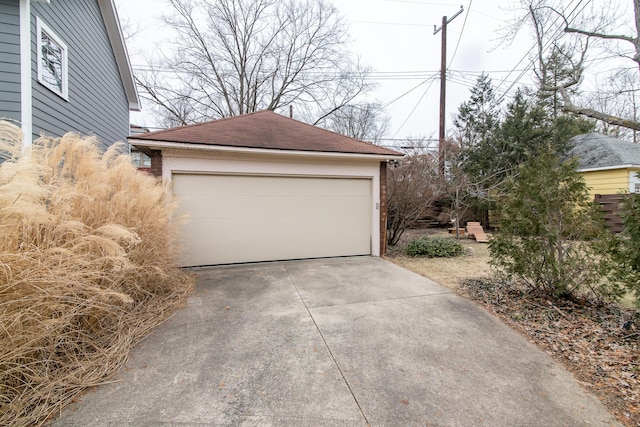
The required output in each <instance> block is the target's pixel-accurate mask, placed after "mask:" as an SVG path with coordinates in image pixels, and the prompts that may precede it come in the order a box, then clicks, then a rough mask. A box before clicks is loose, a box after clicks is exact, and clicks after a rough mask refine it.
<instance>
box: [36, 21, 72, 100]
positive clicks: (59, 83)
mask: <svg viewBox="0 0 640 427" xmlns="http://www.w3.org/2000/svg"><path fill="white" fill-rule="evenodd" d="M36 27H37V32H38V33H37V34H38V41H37V46H36V48H37V56H38V81H39V82H40V83H42V85H44V86H45V87H46V88H48V89H49V90H51V91H52V92H54V93H55V94H57V95H58V96H60V97H62V98H64V99H65V100H68V93H69V78H68V59H67V54H68V49H67V45H66V44H64V42H63V41H62V40H60V38H58V37H57V36H56V35H55V34H54V33H53V31H51V29H50V28H49V27H48V26H47V25H46V24H45V23H44V22H42V21H41V20H40V18H36Z"/></svg>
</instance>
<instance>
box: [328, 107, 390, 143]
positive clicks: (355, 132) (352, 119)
mask: <svg viewBox="0 0 640 427" xmlns="http://www.w3.org/2000/svg"><path fill="white" fill-rule="evenodd" d="M389 120H390V119H389V116H387V115H386V114H385V113H384V112H383V111H382V109H381V107H380V105H378V104H376V103H365V104H357V105H346V106H344V107H343V108H341V109H340V110H338V111H336V112H335V113H334V114H333V115H331V116H330V117H329V118H327V120H326V121H325V122H324V123H320V124H321V125H323V126H325V127H327V128H328V129H331V130H332V131H334V132H338V133H341V134H343V135H346V136H350V137H352V138H356V139H359V140H361V141H367V142H373V143H375V144H377V143H379V142H380V140H381V139H382V137H383V136H384V135H385V133H386V132H387V129H388V127H389Z"/></svg>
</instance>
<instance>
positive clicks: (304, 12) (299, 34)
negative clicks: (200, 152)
mask: <svg viewBox="0 0 640 427" xmlns="http://www.w3.org/2000/svg"><path fill="white" fill-rule="evenodd" d="M169 3H170V4H171V6H172V7H173V10H172V13H171V15H168V16H165V17H164V21H165V23H166V24H167V25H168V27H169V28H170V29H172V30H173V31H175V33H176V37H175V39H174V40H173V42H172V43H171V45H170V48H171V49H169V51H170V53H169V54H167V55H165V56H164V57H162V58H156V59H155V60H154V61H149V63H148V67H147V68H146V71H144V72H140V73H139V74H138V76H137V82H138V84H139V85H140V87H141V88H142V95H143V96H144V97H146V98H147V99H149V100H150V101H152V103H153V104H154V105H155V106H157V108H158V110H159V112H160V113H161V115H162V116H163V117H164V119H165V121H168V122H169V123H176V124H182V125H184V124H188V123H193V122H197V121H202V120H207V119H213V118H220V117H228V116H233V115H238V114H244V113H248V112H253V111H257V110H263V109H268V110H276V109H278V108H282V107H286V106H288V105H293V104H295V106H296V112H297V114H298V115H300V116H302V117H303V118H304V119H305V120H307V121H310V122H312V123H314V124H315V123H319V122H321V121H322V120H325V119H326V118H327V117H329V116H330V115H331V114H333V113H335V112H336V111H339V110H340V109H342V108H343V107H344V106H345V105H348V104H351V103H353V102H354V100H355V99H356V98H357V97H358V96H359V95H361V94H363V93H364V92H366V91H367V90H368V89H369V86H368V84H367V82H366V80H365V77H366V75H367V73H368V70H367V69H365V68H363V67H362V66H360V64H359V63H357V62H356V61H354V60H352V59H351V55H350V54H349V52H348V51H346V48H345V46H346V44H347V41H348V40H347V32H346V27H345V25H344V24H343V22H342V20H341V18H340V17H339V16H338V13H337V10H336V9H335V7H334V6H332V5H331V4H329V3H327V2H325V0H169ZM167 47H169V46H164V48H165V49H166V48H167Z"/></svg>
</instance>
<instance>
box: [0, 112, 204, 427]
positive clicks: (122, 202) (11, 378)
mask: <svg viewBox="0 0 640 427" xmlns="http://www.w3.org/2000/svg"><path fill="white" fill-rule="evenodd" d="M21 140H22V137H21V134H20V131H19V129H18V128H16V127H15V126H14V125H11V124H9V123H8V122H1V121H0V157H2V158H5V159H7V160H5V161H4V162H3V163H1V164H0V425H2V426H18V425H33V424H36V425H37V424H41V423H43V422H44V421H45V420H47V419H48V418H50V417H51V416H52V415H53V414H55V413H57V412H59V411H60V410H61V408H62V407H63V406H64V405H65V404H66V403H68V402H69V401H70V400H71V399H72V398H73V397H74V396H75V395H77V394H78V393H79V392H81V391H82V390H83V389H84V388H85V387H87V386H91V385H95V384H99V383H102V382H105V381H107V380H108V379H109V377H110V376H112V375H113V374H114V373H115V372H116V371H117V370H118V369H119V368H120V367H121V366H122V365H123V364H124V362H125V361H126V359H127V355H128V353H129V351H130V349H131V348H132V346H133V345H134V344H135V343H136V342H137V341H139V340H140V339H141V338H143V337H144V336H145V335H146V334H148V333H149V332H150V330H151V329H152V328H153V327H154V326H155V325H157V324H158V323H160V322H162V321H163V320H164V319H166V317H167V316H168V315H169V314H171V313H172V312H173V311H174V310H175V309H176V308H178V307H179V306H180V305H181V304H183V302H184V301H185V299H186V297H187V296H188V294H189V293H190V292H191V290H192V285H193V284H192V280H191V278H190V277H188V276H187V275H186V274H185V273H183V272H182V271H181V270H180V269H179V268H177V267H176V266H177V265H178V264H177V260H178V256H179V247H178V246H177V245H176V241H177V239H176V232H177V231H176V228H175V227H176V223H175V221H174V219H173V213H174V208H175V206H174V201H173V200H172V196H171V193H170V192H169V191H168V189H167V188H166V187H165V186H163V185H162V184H161V183H159V182H158V181H157V180H156V179H155V178H153V177H151V176H148V175H145V174H142V173H140V172H138V171H137V170H136V168H135V167H134V166H133V165H132V164H131V161H130V159H129V157H128V156H127V155H121V154H120V152H119V149H120V148H121V147H122V146H118V145H115V146H112V147H111V149H109V151H107V152H106V153H104V154H102V153H101V152H100V151H99V149H98V148H97V144H96V142H97V141H96V140H95V139H94V138H92V137H80V136H78V135H75V134H66V135H64V136H63V137H62V138H56V139H53V138H46V137H42V138H39V139H38V140H36V141H34V144H33V149H32V150H31V152H30V154H29V155H28V156H21V154H20V144H21Z"/></svg>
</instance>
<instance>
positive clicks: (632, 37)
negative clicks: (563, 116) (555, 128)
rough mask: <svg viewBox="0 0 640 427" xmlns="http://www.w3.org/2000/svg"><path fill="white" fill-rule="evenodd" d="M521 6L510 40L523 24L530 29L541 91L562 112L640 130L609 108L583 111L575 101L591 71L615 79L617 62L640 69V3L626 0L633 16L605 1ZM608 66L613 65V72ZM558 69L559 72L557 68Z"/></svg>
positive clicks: (532, 1)
mask: <svg viewBox="0 0 640 427" xmlns="http://www.w3.org/2000/svg"><path fill="white" fill-rule="evenodd" d="M521 1H522V5H523V6H524V8H523V9H524V10H525V11H526V14H524V15H523V16H522V18H521V19H520V20H518V21H517V22H516V23H515V24H514V25H513V27H512V30H511V32H510V33H509V36H510V37H511V36H513V35H514V34H515V33H516V32H517V31H518V30H519V29H521V28H524V27H525V24H526V23H527V22H528V23H529V27H530V28H532V29H533V33H534V37H535V41H536V46H537V50H536V55H535V58H534V64H535V71H536V75H537V77H538V79H539V81H540V88H541V90H542V91H543V92H548V93H556V94H558V95H559V98H560V99H561V102H562V106H561V108H562V111H564V112H568V113H573V114H578V115H584V116H587V117H590V118H594V119H597V120H600V121H602V122H604V123H607V124H609V125H615V126H621V127H623V128H628V129H633V130H640V121H638V120H637V119H636V118H635V117H630V116H626V115H618V114H615V113H613V112H612V111H611V110H610V109H608V108H607V109H605V110H601V109H596V108H592V107H594V106H593V105H591V106H588V105H585V104H584V100H580V99H578V100H577V101H576V98H578V95H577V88H578V86H579V85H580V83H581V82H583V81H584V79H585V74H586V72H587V70H588V69H589V68H590V67H591V68H599V69H602V68H608V69H609V71H611V72H612V73H615V72H617V71H619V70H620V68H618V66H619V65H620V62H619V61H617V59H619V58H626V59H627V60H629V61H633V62H635V68H638V67H640V37H639V32H638V30H639V29H640V0H630V1H631V2H632V6H633V7H632V11H630V10H628V9H627V10H625V9H624V8H623V7H620V4H619V3H616V2H611V1H604V0H601V1H578V2H573V1H572V2H565V1H561V0H521ZM625 32H626V34H625ZM610 64H615V65H613V68H612V66H611V65H610ZM558 65H561V68H557V67H558ZM636 78H637V77H636ZM619 102H624V101H619ZM609 105H611V103H609ZM601 107H602V105H601Z"/></svg>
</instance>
